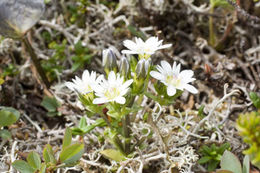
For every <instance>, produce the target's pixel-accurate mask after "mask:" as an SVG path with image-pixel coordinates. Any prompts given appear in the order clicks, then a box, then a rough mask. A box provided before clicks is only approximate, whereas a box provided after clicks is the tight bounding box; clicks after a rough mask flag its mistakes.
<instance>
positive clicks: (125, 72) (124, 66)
mask: <svg viewBox="0 0 260 173" xmlns="http://www.w3.org/2000/svg"><path fill="white" fill-rule="evenodd" d="M129 69H130V64H129V61H128V60H127V58H126V57H122V59H121V61H120V66H119V72H120V74H121V75H122V76H124V77H125V78H127V77H128V76H129V74H130V70H129Z"/></svg>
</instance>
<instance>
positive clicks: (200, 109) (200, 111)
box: [198, 105, 205, 118]
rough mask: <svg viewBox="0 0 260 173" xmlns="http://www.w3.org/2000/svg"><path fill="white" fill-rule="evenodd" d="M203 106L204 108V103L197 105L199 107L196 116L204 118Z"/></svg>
mask: <svg viewBox="0 0 260 173" xmlns="http://www.w3.org/2000/svg"><path fill="white" fill-rule="evenodd" d="M204 108H205V105H201V106H200V107H199V109H198V116H199V117H200V118H204V117H205V115H204V112H203V111H204Z"/></svg>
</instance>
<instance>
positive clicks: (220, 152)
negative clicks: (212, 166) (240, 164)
mask: <svg viewBox="0 0 260 173" xmlns="http://www.w3.org/2000/svg"><path fill="white" fill-rule="evenodd" d="M229 147H230V144H229V143H224V144H222V145H221V146H220V147H219V149H218V153H219V154H221V155H222V154H223V153H224V151H225V150H228V149H229Z"/></svg>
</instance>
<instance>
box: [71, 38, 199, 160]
mask: <svg viewBox="0 0 260 173" xmlns="http://www.w3.org/2000/svg"><path fill="white" fill-rule="evenodd" d="M135 40H136V43H134V42H133V41H130V40H126V41H124V45H125V46H126V47H127V48H128V49H129V50H123V51H122V53H125V54H133V55H135V54H136V55H138V58H136V57H135V56H133V55H131V56H129V57H128V58H126V57H124V56H123V57H122V58H121V60H120V63H119V65H118V63H117V57H116V56H115V54H114V53H113V51H112V50H111V49H107V50H104V51H103V63H102V64H103V67H104V72H105V74H100V75H97V74H96V72H93V71H92V72H89V71H88V70H85V71H84V72H83V75H82V79H80V78H79V77H77V76H76V77H75V79H72V82H67V83H66V86H67V87H68V88H69V89H71V90H72V91H75V92H77V93H78V96H79V98H80V101H81V102H82V103H83V105H84V106H85V108H86V109H87V110H88V111H90V112H93V113H95V114H99V115H100V116H101V117H102V119H98V120H97V122H96V123H95V125H94V124H93V126H91V128H92V129H93V128H94V127H95V126H106V127H108V128H106V131H105V133H104V135H105V137H106V138H107V139H108V141H110V142H111V143H112V144H113V145H114V146H115V147H116V149H117V150H113V152H111V149H110V150H109V151H107V150H104V151H102V152H101V153H102V154H104V155H105V156H107V157H109V158H113V159H114V160H117V161H120V160H123V159H124V158H125V157H129V156H131V154H132V153H133V151H134V150H135V147H139V146H140V145H141V144H142V141H143V140H142V139H138V140H137V139H135V138H134V136H133V135H132V131H131V128H130V127H131V125H132V123H133V122H134V121H135V116H136V113H137V112H138V111H140V110H142V109H143V108H142V106H141V103H142V101H143V99H144V98H150V99H152V100H154V101H155V102H157V103H158V104H160V105H169V104H172V103H173V102H174V100H175V99H176V98H177V97H178V96H180V95H181V93H182V92H183V90H187V91H189V92H191V93H193V94H196V93H197V92H198V90H197V89H196V88H195V87H193V86H192V85H191V84H190V83H191V82H193V81H194V80H195V78H193V71H192V70H183V71H181V66H180V64H179V65H177V64H176V62H174V64H173V66H171V65H170V64H169V63H168V62H166V61H161V65H157V66H156V69H157V70H158V71H156V69H155V68H154V67H153V65H152V60H151V56H152V55H153V54H154V53H155V52H156V51H157V50H159V49H164V48H168V47H170V46H171V44H166V45H162V40H160V41H159V40H158V38H157V37H151V38H149V39H148V40H146V41H143V40H141V39H140V38H135ZM97 76H98V77H97ZM151 77H153V78H155V79H157V80H158V81H157V82H156V83H154V88H155V89H156V91H157V93H155V92H151V90H150V88H149V87H148V86H152V83H153V82H152V81H154V80H150V79H152V78H151ZM148 116H149V115H148ZM84 122H85V120H84V119H82V123H81V124H84ZM76 131H78V132H79V133H76V132H75V133H74V134H80V135H82V133H83V132H89V131H90V130H84V127H80V128H77V129H76ZM111 153H113V154H115V153H117V155H120V159H118V158H114V157H113V156H112V155H111Z"/></svg>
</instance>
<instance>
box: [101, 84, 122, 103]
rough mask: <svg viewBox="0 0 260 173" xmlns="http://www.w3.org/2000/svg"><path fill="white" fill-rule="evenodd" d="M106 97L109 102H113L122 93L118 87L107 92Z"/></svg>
mask: <svg viewBox="0 0 260 173" xmlns="http://www.w3.org/2000/svg"><path fill="white" fill-rule="evenodd" d="M104 95H105V97H106V98H107V99H108V100H113V99H115V98H116V97H118V96H119V95H120V91H119V89H118V88H116V87H111V88H109V89H108V90H107V91H106V92H105V94H104Z"/></svg>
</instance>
